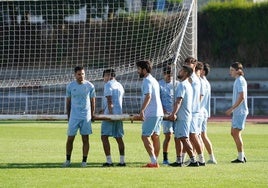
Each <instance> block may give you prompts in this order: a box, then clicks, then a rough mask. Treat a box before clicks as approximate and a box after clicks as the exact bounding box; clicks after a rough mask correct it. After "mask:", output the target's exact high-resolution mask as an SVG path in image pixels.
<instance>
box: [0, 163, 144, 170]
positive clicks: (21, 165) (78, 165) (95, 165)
mask: <svg viewBox="0 0 268 188" xmlns="http://www.w3.org/2000/svg"><path fill="white" fill-rule="evenodd" d="M102 164H103V163H90V162H88V164H87V167H86V168H125V167H119V166H116V164H114V166H113V167H103V166H102ZM144 164H145V163H143V162H132V163H127V166H126V167H128V168H137V167H142V165H144ZM31 168H32V169H34V168H63V167H62V163H0V169H31ZM68 168H82V167H81V163H72V164H71V166H70V167H68Z"/></svg>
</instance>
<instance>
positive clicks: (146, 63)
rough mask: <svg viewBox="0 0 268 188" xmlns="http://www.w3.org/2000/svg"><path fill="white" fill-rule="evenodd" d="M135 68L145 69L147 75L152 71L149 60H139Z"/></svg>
mask: <svg viewBox="0 0 268 188" xmlns="http://www.w3.org/2000/svg"><path fill="white" fill-rule="evenodd" d="M136 65H137V67H140V68H141V69H146V71H147V72H148V73H151V71H152V63H151V61H149V60H141V61H138V62H137V63H136Z"/></svg>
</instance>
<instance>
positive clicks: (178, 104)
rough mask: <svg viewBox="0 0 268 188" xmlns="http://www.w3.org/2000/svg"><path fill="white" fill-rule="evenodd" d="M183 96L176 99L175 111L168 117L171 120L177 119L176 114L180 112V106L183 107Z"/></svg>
mask: <svg viewBox="0 0 268 188" xmlns="http://www.w3.org/2000/svg"><path fill="white" fill-rule="evenodd" d="M182 100H183V99H182V97H178V98H177V100H176V101H175V104H174V107H173V111H172V113H171V114H170V115H169V116H168V119H169V120H170V121H175V120H176V119H177V116H176V114H177V113H178V111H179V109H180V107H181V102H182Z"/></svg>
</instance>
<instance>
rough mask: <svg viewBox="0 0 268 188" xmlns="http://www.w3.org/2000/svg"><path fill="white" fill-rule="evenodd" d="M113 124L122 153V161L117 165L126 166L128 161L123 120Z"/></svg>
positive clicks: (114, 134) (120, 152) (115, 136)
mask: <svg viewBox="0 0 268 188" xmlns="http://www.w3.org/2000/svg"><path fill="white" fill-rule="evenodd" d="M113 126H114V129H113V130H114V133H113V136H114V138H115V139H116V142H117V145H118V150H119V154H120V162H119V163H118V164H117V166H126V163H125V143H124V140H123V136H124V129H123V122H122V121H116V122H114V125H113Z"/></svg>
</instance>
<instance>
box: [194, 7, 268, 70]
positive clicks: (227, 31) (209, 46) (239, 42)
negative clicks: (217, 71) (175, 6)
mask: <svg viewBox="0 0 268 188" xmlns="http://www.w3.org/2000/svg"><path fill="white" fill-rule="evenodd" d="M198 18H199V20H198V57H199V58H200V59H201V60H202V61H206V62H209V63H210V64H211V65H213V66H216V67H226V66H229V65H230V63H231V62H233V61H241V62H242V63H243V64H244V65H246V66H252V67H267V66H268V45H267V44H268V3H261V4H253V3H210V4H208V5H207V6H206V7H205V8H204V9H203V11H201V12H200V13H199V15H198Z"/></svg>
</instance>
